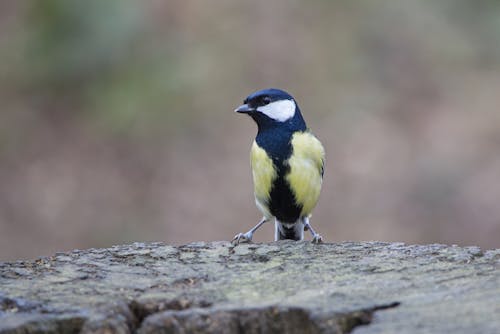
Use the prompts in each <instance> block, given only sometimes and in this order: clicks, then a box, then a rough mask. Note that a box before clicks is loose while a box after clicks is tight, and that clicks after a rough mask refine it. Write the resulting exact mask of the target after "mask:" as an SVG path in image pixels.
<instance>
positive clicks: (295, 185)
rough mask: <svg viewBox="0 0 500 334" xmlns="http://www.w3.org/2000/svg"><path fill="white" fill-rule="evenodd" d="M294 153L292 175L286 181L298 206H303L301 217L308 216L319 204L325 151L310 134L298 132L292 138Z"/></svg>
mask: <svg viewBox="0 0 500 334" xmlns="http://www.w3.org/2000/svg"><path fill="white" fill-rule="evenodd" d="M291 142H292V148H293V153H292V155H291V157H290V158H289V159H288V164H289V165H290V173H289V174H288V175H287V176H286V180H287V181H288V184H289V185H290V188H291V189H292V192H293V194H294V196H295V201H296V202H297V204H299V205H301V206H302V211H301V216H308V215H310V214H311V212H312V210H313V209H314V207H315V206H316V203H317V202H318V198H319V193H320V191H321V183H322V181H323V177H322V171H323V164H324V160H325V150H324V148H323V145H321V143H320V141H319V140H318V139H316V137H314V135H313V134H312V133H310V132H297V133H295V134H294V135H293V137H292V141H291Z"/></svg>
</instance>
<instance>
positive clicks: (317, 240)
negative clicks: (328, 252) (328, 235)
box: [312, 234, 323, 244]
mask: <svg viewBox="0 0 500 334" xmlns="http://www.w3.org/2000/svg"><path fill="white" fill-rule="evenodd" d="M312 243H313V244H321V243H323V237H322V236H321V235H319V234H315V235H314V236H313V238H312Z"/></svg>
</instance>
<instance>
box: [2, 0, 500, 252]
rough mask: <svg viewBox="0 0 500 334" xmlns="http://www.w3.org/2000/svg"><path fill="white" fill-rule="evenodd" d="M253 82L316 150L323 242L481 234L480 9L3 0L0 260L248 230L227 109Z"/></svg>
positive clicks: (485, 46) (497, 211)
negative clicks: (283, 108) (304, 130)
mask: <svg viewBox="0 0 500 334" xmlns="http://www.w3.org/2000/svg"><path fill="white" fill-rule="evenodd" d="M265 87H279V88H282V89H285V90H287V91H289V92H290V93H291V94H292V95H294V96H295V98H296V99H297V100H298V102H299V105H300V106H301V109H302V111H303V114H304V116H305V118H306V120H307V122H308V125H309V126H310V127H311V128H312V129H313V130H314V132H315V134H316V135H317V136H318V137H319V138H320V139H321V141H322V142H323V144H324V146H325V148H326V152H327V164H326V170H325V180H324V187H323V191H322V196H321V199H320V202H319V204H318V206H317V208H316V210H315V212H314V215H313V219H312V224H313V226H315V227H316V228H317V230H318V231H320V232H321V234H322V235H323V237H324V238H325V239H326V240H327V241H330V242H338V241H342V240H383V241H402V242H407V243H435V242H438V243H450V244H459V245H479V246H481V247H484V248H493V247H499V246H500V202H499V199H500V3H499V2H498V1H493V0H490V1H480V2H477V1H476V2H474V1H465V0H448V1H446V0H444V1H439V2H438V1H418V2H417V1H397V2H394V1H377V2H372V1H351V0H345V1H285V0H281V1H272V2H271V1H264V0H259V1H245V2H243V1H241V2H234V1H231V0H213V1H202V0H193V1H186V0H175V1H174V0H169V1H159V0H158V1H154V0H147V1H132V0H130V1H125V0H108V1H100V0H87V1H70V0H39V1H21V0H20V1H0V102H1V107H0V108H1V109H0V260H13V259H21V258H32V257H38V256H42V255H49V254H51V253H53V252H56V251H64V250H70V249H73V248H88V247H106V246H110V245H113V244H119V243H129V242H134V241H152V240H156V241H165V242H168V243H172V244H183V243H188V242H191V241H197V240H207V241H210V240H230V239H231V238H232V237H233V236H234V235H235V234H236V233H237V232H244V231H246V230H248V229H249V228H250V227H251V226H253V225H254V224H255V223H256V222H257V221H258V220H259V218H260V213H259V212H258V210H257V209H256V208H255V205H254V200H253V193H252V183H251V182H252V181H251V173H250V166H249V149H250V145H251V142H252V140H253V138H254V136H255V133H256V127H255V125H254V123H253V122H252V121H251V119H249V118H248V117H245V116H242V115H237V114H235V113H234V112H233V110H234V108H235V107H236V106H238V105H239V104H240V103H241V102H242V100H243V99H244V98H245V97H246V96H247V95H248V94H249V93H251V92H253V91H255V90H257V89H261V88H265ZM272 236H273V227H272V225H271V224H268V226H264V227H263V228H262V229H261V230H260V231H259V232H258V233H257V234H256V235H255V241H257V242H259V241H270V240H272ZM308 237H309V236H308Z"/></svg>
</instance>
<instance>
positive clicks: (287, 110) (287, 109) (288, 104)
mask: <svg viewBox="0 0 500 334" xmlns="http://www.w3.org/2000/svg"><path fill="white" fill-rule="evenodd" d="M295 108H296V105H295V102H294V101H293V100H280V101H275V102H271V103H269V104H266V105H265V106H261V107H258V108H257V111H259V112H261V113H263V114H264V115H266V116H268V117H270V118H272V119H274V120H276V121H279V122H285V121H287V120H289V119H290V118H292V117H293V116H294V115H295Z"/></svg>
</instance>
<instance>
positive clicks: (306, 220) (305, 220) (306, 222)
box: [302, 217, 323, 244]
mask: <svg viewBox="0 0 500 334" xmlns="http://www.w3.org/2000/svg"><path fill="white" fill-rule="evenodd" d="M302 222H303V223H304V227H305V229H308V230H309V231H311V235H312V237H313V239H312V242H313V243H314V244H319V243H322V242H323V238H322V237H321V235H319V234H318V233H316V231H314V229H313V228H312V226H311V224H310V223H309V217H304V218H302Z"/></svg>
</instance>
